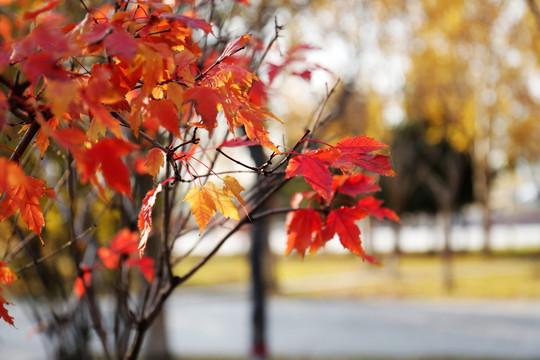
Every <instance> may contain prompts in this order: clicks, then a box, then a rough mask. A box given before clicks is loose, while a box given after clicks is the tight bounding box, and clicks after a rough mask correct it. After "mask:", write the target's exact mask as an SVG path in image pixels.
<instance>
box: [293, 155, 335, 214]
mask: <svg viewBox="0 0 540 360" xmlns="http://www.w3.org/2000/svg"><path fill="white" fill-rule="evenodd" d="M339 155H340V154H339V151H337V150H336V149H333V148H329V149H320V150H311V151H308V152H307V153H305V154H299V155H298V156H296V157H295V158H293V159H292V160H291V161H289V165H288V166H287V169H286V170H285V172H286V174H287V178H292V177H295V176H297V175H299V174H301V175H302V176H303V177H304V179H305V180H306V182H307V183H308V184H309V185H310V186H311V187H312V188H313V190H315V191H317V193H319V195H320V196H321V197H322V198H323V199H324V200H325V201H326V202H327V203H330V201H331V199H332V195H333V192H332V173H331V172H330V169H329V167H330V165H331V164H333V163H334V162H335V161H336V158H338V157H339Z"/></svg>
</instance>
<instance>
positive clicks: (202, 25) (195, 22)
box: [162, 13, 214, 35]
mask: <svg viewBox="0 0 540 360" xmlns="http://www.w3.org/2000/svg"><path fill="white" fill-rule="evenodd" d="M162 16H163V18H164V19H172V20H176V21H179V22H181V23H182V24H184V25H185V26H187V27H190V28H192V29H201V30H202V31H204V32H205V33H207V34H212V35H214V32H213V30H212V25H210V24H209V23H208V22H207V21H206V20H204V19H197V18H193V17H190V16H186V15H177V14H171V13H163V14H162Z"/></svg>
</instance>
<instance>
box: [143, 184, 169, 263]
mask: <svg viewBox="0 0 540 360" xmlns="http://www.w3.org/2000/svg"><path fill="white" fill-rule="evenodd" d="M165 183H166V182H163V184H165ZM161 189H162V184H158V186H157V187H156V188H155V189H152V190H150V191H148V192H147V193H146V196H145V197H144V199H143V202H142V207H141V211H140V212H139V221H138V222H137V227H138V228H139V231H140V233H141V239H140V241H139V245H138V250H139V255H141V256H142V254H143V253H144V250H145V249H146V242H147V241H148V237H149V236H150V232H152V211H153V210H154V204H155V203H156V197H157V195H158V194H159V193H160V192H161Z"/></svg>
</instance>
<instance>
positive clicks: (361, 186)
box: [332, 173, 381, 197]
mask: <svg viewBox="0 0 540 360" xmlns="http://www.w3.org/2000/svg"><path fill="white" fill-rule="evenodd" d="M332 188H333V189H334V191H335V192H339V193H341V194H345V195H349V196H352V197H355V196H357V195H360V194H367V193H372V192H377V191H379V190H381V188H380V187H379V185H378V184H377V179H376V178H375V177H373V176H368V175H365V174H362V173H359V174H355V175H348V174H345V175H334V182H333V184H332Z"/></svg>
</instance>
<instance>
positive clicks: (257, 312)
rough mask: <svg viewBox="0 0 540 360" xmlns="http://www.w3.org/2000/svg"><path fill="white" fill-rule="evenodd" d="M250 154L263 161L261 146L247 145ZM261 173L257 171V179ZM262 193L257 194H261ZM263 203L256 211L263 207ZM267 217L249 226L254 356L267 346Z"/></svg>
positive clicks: (260, 357) (256, 359) (260, 359)
mask: <svg viewBox="0 0 540 360" xmlns="http://www.w3.org/2000/svg"><path fill="white" fill-rule="evenodd" d="M249 151H250V153H251V158H252V159H253V161H254V163H255V164H256V166H257V165H260V164H263V163H264V162H265V161H266V157H265V154H264V151H263V149H262V147H261V146H250V147H249ZM258 180H261V176H260V175H259V179H258ZM262 195H263V194H260V196H262ZM266 208H267V206H266V205H264V204H263V206H262V207H261V208H260V209H259V211H264V210H266ZM269 228H270V226H269V220H268V218H262V219H259V220H257V221H256V222H255V223H253V224H252V226H251V249H250V254H249V260H250V263H251V296H252V310H251V311H252V312H251V330H252V335H251V358H252V359H253V360H266V359H267V357H268V349H267V346H266V290H267V288H268V281H267V278H268V277H267V275H268V273H269V271H267V267H268V266H267V265H268V257H269V255H270V252H269V251H268V232H269Z"/></svg>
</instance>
